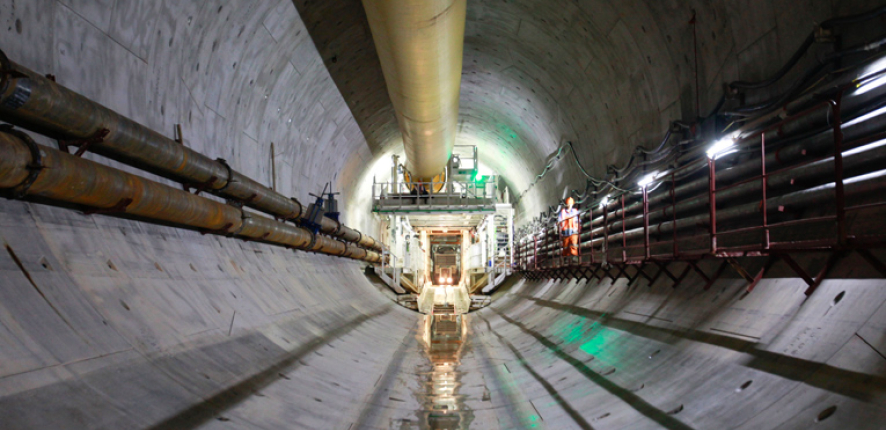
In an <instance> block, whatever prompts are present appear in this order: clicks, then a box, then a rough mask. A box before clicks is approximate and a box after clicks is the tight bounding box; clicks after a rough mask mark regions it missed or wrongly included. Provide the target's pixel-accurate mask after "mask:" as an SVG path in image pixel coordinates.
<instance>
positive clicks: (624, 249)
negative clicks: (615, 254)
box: [621, 194, 628, 263]
mask: <svg viewBox="0 0 886 430" xmlns="http://www.w3.org/2000/svg"><path fill="white" fill-rule="evenodd" d="M627 233H628V232H627V229H626V228H625V195H624V194H622V195H621V262H622V263H624V262H626V261H628V235H627Z"/></svg>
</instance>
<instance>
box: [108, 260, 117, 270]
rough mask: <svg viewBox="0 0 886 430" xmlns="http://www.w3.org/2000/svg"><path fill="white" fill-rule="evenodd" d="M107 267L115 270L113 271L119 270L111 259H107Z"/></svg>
mask: <svg viewBox="0 0 886 430" xmlns="http://www.w3.org/2000/svg"><path fill="white" fill-rule="evenodd" d="M108 268H109V269H111V270H113V271H115V272H119V270H117V266H115V265H114V262H113V261H111V260H108Z"/></svg>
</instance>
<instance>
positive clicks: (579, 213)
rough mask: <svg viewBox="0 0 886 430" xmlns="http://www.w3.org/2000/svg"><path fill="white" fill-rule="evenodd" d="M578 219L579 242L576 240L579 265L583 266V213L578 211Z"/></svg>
mask: <svg viewBox="0 0 886 430" xmlns="http://www.w3.org/2000/svg"><path fill="white" fill-rule="evenodd" d="M576 217H578V240H576V244H575V246H577V247H578V265H579V266H581V225H582V221H581V211H578V215H576ZM571 243H572V242H570V244H571Z"/></svg>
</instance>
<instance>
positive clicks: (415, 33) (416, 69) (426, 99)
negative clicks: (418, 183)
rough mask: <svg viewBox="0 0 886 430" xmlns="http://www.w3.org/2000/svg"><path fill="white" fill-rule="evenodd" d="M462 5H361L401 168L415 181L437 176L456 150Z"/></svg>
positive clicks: (371, 1) (396, 0) (428, 1)
mask: <svg viewBox="0 0 886 430" xmlns="http://www.w3.org/2000/svg"><path fill="white" fill-rule="evenodd" d="M466 3H467V2H466V0H363V7H364V9H366V17H367V18H368V19H369V27H370V29H371V31H372V38H373V40H374V41H375V47H376V50H377V51H378V57H379V60H380V61H381V67H382V71H383V72H384V76H385V83H387V87H388V94H389V95H390V97H391V102H392V103H393V105H394V110H395V111H396V115H397V123H398V124H399V126H400V132H401V134H402V135H403V146H404V147H405V149H406V166H407V168H408V169H409V172H410V173H411V175H412V177H413V178H415V179H417V180H422V181H427V180H431V179H432V178H433V177H434V176H436V175H439V174H441V173H442V172H443V171H444V169H445V167H446V163H447V162H448V161H449V157H450V156H451V155H452V148H453V146H454V145H455V134H456V130H457V124H458V97H459V88H460V86H461V69H462V52H463V48H464V35H465V7H466ZM415 179H414V180H415Z"/></svg>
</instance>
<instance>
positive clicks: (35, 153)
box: [0, 51, 46, 199]
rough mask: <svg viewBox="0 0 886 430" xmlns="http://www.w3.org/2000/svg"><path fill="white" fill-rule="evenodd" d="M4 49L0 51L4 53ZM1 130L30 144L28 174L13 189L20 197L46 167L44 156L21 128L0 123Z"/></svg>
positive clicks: (14, 193) (15, 195) (16, 196)
mask: <svg viewBox="0 0 886 430" xmlns="http://www.w3.org/2000/svg"><path fill="white" fill-rule="evenodd" d="M2 52H3V51H0V53H2ZM0 131H2V132H4V133H8V134H11V135H13V136H15V137H17V138H19V139H21V140H22V141H23V142H25V145H27V146H28V150H29V151H30V152H31V162H30V163H29V164H28V166H27V168H28V176H27V177H26V178H25V180H24V181H22V183H20V184H18V185H16V186H15V187H14V188H13V189H12V195H13V197H14V198H16V199H20V198H22V197H24V196H25V195H26V194H28V190H29V189H30V188H31V185H34V182H36V181H37V177H38V176H40V172H41V171H42V170H43V169H44V168H45V167H46V166H44V165H43V156H42V155H41V153H40V147H39V146H38V145H37V142H35V141H34V139H32V138H31V136H29V135H28V134H27V133H24V132H22V131H21V130H16V129H14V128H12V125H10V124H3V125H0Z"/></svg>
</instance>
